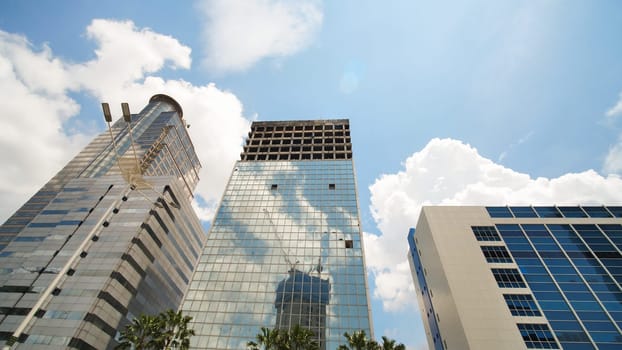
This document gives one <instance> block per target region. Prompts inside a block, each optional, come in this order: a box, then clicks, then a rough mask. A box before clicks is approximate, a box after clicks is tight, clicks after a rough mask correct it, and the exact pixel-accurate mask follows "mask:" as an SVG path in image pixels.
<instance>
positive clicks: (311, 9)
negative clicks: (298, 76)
mask: <svg viewBox="0 0 622 350" xmlns="http://www.w3.org/2000/svg"><path fill="white" fill-rule="evenodd" d="M198 7H199V9H200V11H202V13H203V14H204V15H205V17H206V19H207V20H206V23H205V27H204V30H203V35H204V38H205V40H206V57H205V61H204V63H205V65H206V66H207V67H208V68H209V69H211V70H213V71H218V72H233V71H243V70H245V69H248V68H249V67H251V66H252V65H254V64H255V63H257V62H258V61H260V60H261V59H263V58H267V57H284V56H289V55H292V54H294V53H296V52H298V51H300V50H302V49H304V48H306V47H307V46H308V45H309V44H310V42H311V40H312V39H313V37H314V35H315V33H316V32H317V31H318V30H319V28H320V26H321V24H322V18H323V14H322V8H321V3H320V2H319V0H298V1H288V0H203V1H201V2H199V5H198Z"/></svg>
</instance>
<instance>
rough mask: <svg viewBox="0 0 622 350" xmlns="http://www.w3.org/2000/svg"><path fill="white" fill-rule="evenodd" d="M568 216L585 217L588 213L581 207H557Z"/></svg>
mask: <svg viewBox="0 0 622 350" xmlns="http://www.w3.org/2000/svg"><path fill="white" fill-rule="evenodd" d="M557 209H559V211H561V212H562V214H564V216H565V217H567V218H585V217H587V215H586V214H585V213H584V212H583V210H581V208H579V207H557Z"/></svg>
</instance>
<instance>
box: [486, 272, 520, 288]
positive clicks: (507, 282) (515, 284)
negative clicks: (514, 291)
mask: <svg viewBox="0 0 622 350" xmlns="http://www.w3.org/2000/svg"><path fill="white" fill-rule="evenodd" d="M492 274H493V275H494V276H495V280H496V281H497V285H499V287H501V288H525V287H526V285H525V282H524V281H523V278H522V277H521V275H520V272H519V271H518V270H517V269H492Z"/></svg>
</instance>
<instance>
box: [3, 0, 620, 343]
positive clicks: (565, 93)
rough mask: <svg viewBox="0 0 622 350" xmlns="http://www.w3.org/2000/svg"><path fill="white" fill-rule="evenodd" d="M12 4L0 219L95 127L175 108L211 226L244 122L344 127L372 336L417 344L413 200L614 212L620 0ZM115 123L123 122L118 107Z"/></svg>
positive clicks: (420, 338) (7, 25)
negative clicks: (343, 123)
mask: <svg viewBox="0 0 622 350" xmlns="http://www.w3.org/2000/svg"><path fill="white" fill-rule="evenodd" d="M184 4H185V5H186V6H179V5H178V4H176V3H173V2H168V1H149V2H146V1H145V2H138V1H123V2H122V1H107V2H103V1H100V2H96V1H63V2H51V1H48V2H34V1H16V0H7V1H4V2H3V4H2V7H1V8H2V11H0V31H1V32H0V93H2V96H3V97H2V99H1V100H0V107H1V109H2V110H3V111H5V113H4V114H3V115H2V116H0V126H1V127H2V128H3V130H7V131H8V132H6V133H5V134H6V136H4V137H3V140H0V147H1V148H0V150H1V151H0V157H1V158H0V161H1V162H2V164H9V165H7V166H5V168H4V169H3V170H2V171H0V180H1V181H0V182H1V183H2V185H0V219H2V220H4V219H5V218H6V217H8V216H9V215H10V214H11V213H12V212H13V211H14V210H16V209H17V207H18V206H19V205H20V204H21V203H23V201H25V200H26V199H27V198H28V197H29V196H30V195H31V194H32V193H34V191H35V190H36V189H38V188H39V187H40V186H41V185H42V184H43V183H44V182H45V181H47V180H48V179H49V178H50V177H51V176H52V175H53V174H54V173H55V172H56V171H58V170H59V169H60V168H61V167H62V166H63V165H64V163H65V162H66V161H67V160H68V159H69V158H70V157H72V156H73V155H74V154H75V152H76V151H77V150H78V149H79V148H80V147H82V146H83V145H84V144H85V142H87V141H88V140H89V139H90V138H91V137H92V136H93V135H94V134H96V133H98V132H100V131H101V130H103V128H104V125H103V121H102V120H101V119H102V118H101V113H100V110H99V103H100V102H101V101H107V102H110V103H111V104H112V105H113V106H118V105H119V103H120V102H122V101H128V102H130V104H131V106H133V107H134V109H139V108H141V107H142V106H144V104H145V103H146V101H147V99H148V98H149V97H150V96H151V95H153V94H156V93H160V92H164V93H168V94H170V95H171V96H173V97H174V98H176V99H178V100H179V102H180V103H181V104H182V106H183V107H184V110H185V115H186V118H187V119H188V121H189V122H190V123H191V124H192V128H191V129H190V130H191V133H192V136H193V139H194V140H195V145H196V146H197V151H198V153H199V156H200V157H201V160H202V163H203V165H204V169H203V173H202V176H201V177H202V182H201V184H200V185H199V189H198V191H199V194H200V196H201V198H202V200H201V201H200V202H199V203H197V209H198V210H200V213H201V215H202V217H203V218H209V217H210V215H212V214H213V210H214V205H215V203H216V202H217V200H218V199H219V197H220V195H221V193H222V190H223V189H224V184H225V181H226V179H227V177H228V175H229V171H230V169H231V165H232V162H233V161H235V159H236V158H237V156H238V155H239V151H240V144H241V142H242V140H243V137H244V135H245V134H246V132H247V131H248V125H249V124H248V123H249V122H250V121H252V120H279V119H316V118H331V117H337V118H342V117H347V118H350V121H351V128H352V139H353V144H354V158H355V162H356V169H357V176H358V186H359V197H360V205H361V216H362V221H363V230H364V231H365V232H366V256H367V262H368V265H369V266H368V269H369V273H370V284H371V287H372V303H373V316H374V325H375V331H376V335H377V336H378V337H379V336H380V335H383V334H386V335H389V336H390V337H393V338H395V339H397V340H398V341H400V342H403V343H406V344H407V345H408V346H409V348H410V349H419V348H423V342H424V337H425V336H424V335H423V332H422V328H421V323H420V322H421V321H420V318H419V315H418V313H417V311H416V302H415V300H414V289H413V286H412V281H411V280H410V276H409V274H410V273H409V271H408V267H407V265H406V263H405V261H406V260H405V254H406V252H405V251H404V252H403V254H402V253H399V254H395V252H396V251H399V250H404V247H405V246H406V243H405V242H406V240H405V237H406V234H407V232H408V228H409V227H411V226H414V225H415V224H416V220H417V217H418V215H419V209H420V207H421V206H422V205H425V204H490V203H495V204H504V203H516V204H536V203H548V204H550V203H572V204H576V203H609V204H612V203H618V204H619V203H621V202H622V180H621V179H620V174H621V173H622V121H621V120H620V119H621V116H622V94H621V92H622V40H620V37H621V35H622V2H620V1H616V0H610V1H606V0H602V1H579V0H564V1H553V0H547V1H451V2H449V1H386V2H377V1H373V2H372V1H353V0H344V1H331V2H329V1H324V2H321V1H314V0H300V1H296V2H292V1H285V0H247V1H225V0H201V1H199V0H197V1H194V2H186V3H184ZM117 114H118V112H117Z"/></svg>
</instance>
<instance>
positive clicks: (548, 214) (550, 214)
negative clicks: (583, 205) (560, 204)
mask: <svg viewBox="0 0 622 350" xmlns="http://www.w3.org/2000/svg"><path fill="white" fill-rule="evenodd" d="M533 209H534V210H535V211H536V213H538V216H540V217H541V218H561V217H562V214H561V213H560V212H559V210H557V208H555V207H534V208H533Z"/></svg>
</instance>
